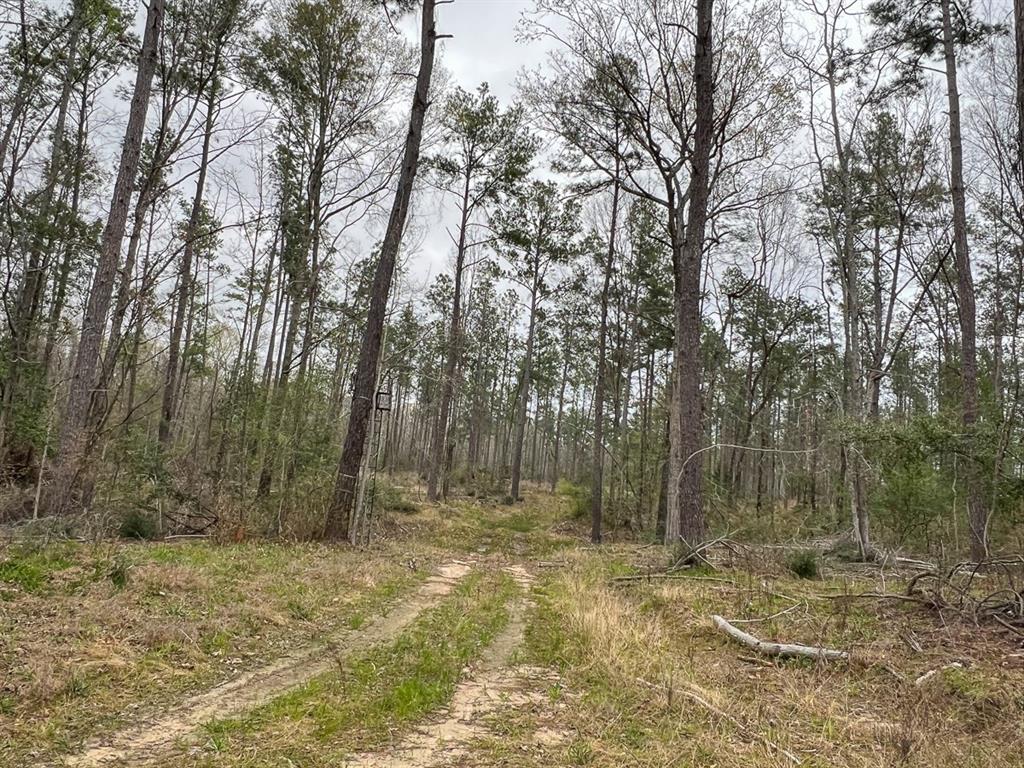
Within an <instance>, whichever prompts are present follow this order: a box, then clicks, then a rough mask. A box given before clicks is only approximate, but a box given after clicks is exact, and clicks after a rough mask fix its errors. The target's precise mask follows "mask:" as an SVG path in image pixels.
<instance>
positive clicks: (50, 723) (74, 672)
mask: <svg viewBox="0 0 1024 768" xmlns="http://www.w3.org/2000/svg"><path fill="white" fill-rule="evenodd" d="M429 558H430V556H429V554H425V555H421V556H420V557H419V561H420V563H421V566H422V567H421V569H420V570H419V571H418V572H414V571H413V570H411V569H410V568H408V567H407V566H406V565H405V564H404V562H405V561H404V560H403V559H402V558H400V557H397V556H396V554H395V553H394V552H391V551H381V552H376V553H372V554H370V553H359V552H353V551H348V550H341V549H330V548H326V547H318V546H305V545H303V546H292V545H269V544H239V545H231V546H224V545H215V544H208V543H195V542H189V543H178V544H104V545H100V546H87V545H74V544H61V545H51V546H50V547H47V548H45V549H32V548H26V547H25V546H24V545H19V546H13V547H9V548H8V549H7V550H6V551H4V552H2V553H0V576H3V579H2V580H0V607H2V610H0V765H27V764H30V761H36V760H40V759H42V758H44V757H46V756H47V755H52V754H59V753H62V752H65V751H68V750H70V749H73V748H75V747H76V746H77V745H78V744H80V743H81V741H82V740H83V739H84V738H85V737H87V736H90V735H94V734H96V733H98V732H103V731H105V730H109V729H112V728H115V727H116V726H117V725H118V724H119V723H120V722H123V721H125V720H127V719H130V718H131V715H132V713H133V712H134V711H137V710H138V709H139V708H142V707H145V706H151V705H154V704H158V703H160V702H167V701H173V700H175V699H176V698H178V697H180V696H181V695H183V694H184V693H185V692H190V691H195V690H199V689H202V688H205V687H208V686H211V685H213V684H214V683H216V682H219V681H221V680H224V679H227V678H229V677H232V676H234V675H235V674H237V673H238V672H240V671H242V670H245V669H249V668H251V667H254V666H258V665H260V664H261V663H265V662H266V661H268V660H270V659H273V658H275V657H277V656H280V655H282V654H283V653H285V652H286V651H288V650H294V649H295V648H296V647H297V646H301V645H304V644H310V643H315V642H317V641H318V640H319V639H320V638H321V637H322V636H323V635H325V634H328V633H330V632H331V631H332V630H333V629H336V628H338V627H343V626H358V625H359V624H361V623H362V622H363V621H364V620H365V618H366V616H368V615H370V614H371V613H374V612H380V611H382V610H384V609H385V608H386V607H387V606H388V605H389V604H391V603H392V602H393V601H394V600H395V599H397V598H398V597H399V595H400V594H401V593H403V592H405V591H406V590H408V589H409V588H411V587H412V586H413V585H414V583H416V582H417V581H418V580H419V579H420V578H421V576H422V575H423V572H424V571H423V569H428V568H429V567H430V559H429Z"/></svg>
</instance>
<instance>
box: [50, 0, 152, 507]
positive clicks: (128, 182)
mask: <svg viewBox="0 0 1024 768" xmlns="http://www.w3.org/2000/svg"><path fill="white" fill-rule="evenodd" d="M163 15H164V0H151V1H150V5H149V11H148V13H147V15H146V31H145V35H144V37H143V42H142V49H141V51H140V53H139V63H138V69H137V72H136V77H135V89H134V92H133V94H132V102H131V108H130V111H129V115H128V125H127V127H126V129H125V136H124V144H123V145H122V148H121V161H120V164H119V167H118V171H117V181H116V182H115V184H114V194H113V198H112V200H111V205H110V213H109V214H108V216H107V223H106V225H105V226H104V228H103V235H102V238H101V240H100V252H99V261H98V263H97V265H96V273H95V275H94V278H93V284H92V290H91V291H90V293H89V302H88V304H87V305H86V309H85V317H84V320H83V322H82V333H81V337H80V339H79V343H78V352H77V354H76V356H75V363H74V368H73V370H72V374H71V387H70V392H69V395H68V405H67V410H66V411H65V414H64V424H63V426H62V428H61V435H60V465H59V469H58V477H59V482H58V487H57V494H56V496H55V499H54V506H55V508H54V509H53V512H54V513H56V514H61V513H63V512H65V511H67V508H68V504H69V502H70V501H71V495H72V492H73V490H74V485H75V482H76V479H77V478H76V475H77V474H78V473H79V471H80V470H81V468H82V464H83V462H84V460H85V459H86V456H85V455H84V454H85V451H86V448H87V444H88V435H87V434H85V427H86V424H87V420H88V416H89V405H90V402H91V399H92V395H93V388H94V387H95V381H96V367H97V363H98V362H99V357H100V345H101V342H102V337H103V330H104V328H105V326H106V323H107V315H108V313H109V312H110V299H111V295H112V293H113V288H114V276H115V275H116V274H117V265H118V261H119V260H120V255H121V241H122V240H123V239H124V230H125V224H126V223H127V219H128V208H129V204H130V201H131V194H132V188H133V187H134V184H135V177H136V174H137V173H138V168H139V156H140V153H141V149H142V136H143V133H144V131H145V127H146V111H147V107H148V106H149V96H150V92H151V90H152V85H153V75H154V73H155V72H156V64H157V48H158V44H159V40H160V28H161V26H162V24H163Z"/></svg>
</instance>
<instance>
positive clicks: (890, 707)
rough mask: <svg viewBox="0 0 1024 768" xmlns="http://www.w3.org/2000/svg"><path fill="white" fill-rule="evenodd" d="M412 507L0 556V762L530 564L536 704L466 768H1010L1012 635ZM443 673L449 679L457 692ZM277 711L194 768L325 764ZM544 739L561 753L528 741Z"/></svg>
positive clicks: (507, 516)
mask: <svg viewBox="0 0 1024 768" xmlns="http://www.w3.org/2000/svg"><path fill="white" fill-rule="evenodd" d="M417 493H418V491H417V489H416V486H415V484H413V483H411V482H409V483H407V484H406V487H405V491H404V494H405V497H406V498H407V499H409V500H410V501H414V502H416V504H417V506H418V507H419V511H417V512H415V513H402V514H398V513H396V514H394V515H392V516H391V517H390V518H389V519H388V520H387V521H386V522H383V523H382V525H381V526H380V534H381V537H380V540H379V543H377V544H376V545H375V546H374V548H372V549H371V550H370V551H362V552H360V551H352V550H349V549H347V548H336V549H333V548H327V547H318V546H309V545H267V544H238V545H213V544H206V543H198V544H197V543H186V544H174V545H170V544H159V545H150V544H137V545H121V544H117V545H113V544H106V545H100V546H82V545H57V546H51V547H48V548H45V549H42V550H38V551H30V550H23V549H9V550H7V551H0V765H12V766H21V765H31V764H35V763H37V762H39V761H41V760H43V759H46V758H50V757H52V756H55V755H60V754H63V753H66V752H69V751H72V750H74V749H75V748H76V747H77V746H78V745H80V744H81V742H82V740H83V739H84V738H85V737H87V736H93V735H96V734H99V733H103V732H106V731H108V730H111V729H113V728H115V727H116V726H117V725H118V724H119V723H122V722H124V721H126V720H128V719H131V717H132V716H133V713H136V712H138V711H139V710H140V709H144V708H147V707H152V706H157V705H161V704H167V703H168V702H172V701H175V700H179V699H180V698H181V697H182V696H183V695H184V694H185V692H192V691H196V690H201V689H204V688H206V687H209V686H210V685H212V684H213V683H215V682H217V681H220V680H222V679H225V678H228V677H232V676H233V675H234V674H236V673H237V672H238V671H241V670H244V669H247V668H250V667H252V666H256V665H259V664H262V663H265V662H267V661H269V660H271V659H273V658H276V657H277V656H280V655H281V654H282V653H283V652H284V651H285V650H287V649H291V648H294V646H295V645H296V644H297V643H300V644H306V643H316V642H318V641H319V640H320V639H322V637H323V636H324V635H327V634H329V633H330V632H331V631H332V630H333V629H335V628H338V627H354V628H358V627H359V626H361V625H362V623H363V621H365V619H366V618H368V617H369V616H370V615H371V614H372V613H374V612H380V611H382V610H383V607H384V606H386V605H388V604H389V603H394V602H395V601H397V600H401V599H402V597H401V595H402V593H404V592H405V591H406V590H407V589H408V588H410V587H411V586H412V585H413V583H414V582H415V581H416V580H417V579H418V577H419V574H422V573H423V572H424V571H427V570H429V569H430V568H431V567H433V566H434V565H435V564H436V562H437V561H438V559H439V558H440V557H442V556H451V555H453V554H467V553H468V554H471V555H472V556H473V559H474V560H476V561H477V563H478V564H479V566H478V567H480V568H481V569H484V570H487V569H492V568H493V569H497V568H500V567H501V566H504V565H507V564H509V563H525V564H526V565H527V566H529V567H530V568H531V570H532V571H533V573H534V575H535V576H536V580H535V582H534V588H533V598H534V602H535V604H536V605H535V608H534V609H533V610H532V611H531V613H530V616H529V622H528V624H527V628H526V648H525V649H524V650H523V652H522V653H517V654H516V658H517V662H516V663H523V664H528V665H532V666H535V667H538V668H543V674H541V673H538V675H537V679H536V680H535V681H534V683H535V691H534V693H539V694H540V695H542V696H543V697H546V701H545V702H544V705H543V706H540V705H538V706H534V707H518V708H516V707H512V706H510V707H509V709H508V711H505V712H500V713H495V714H494V716H493V717H492V718H491V720H492V722H491V726H492V730H494V732H495V733H496V734H500V736H496V737H494V738H483V739H481V740H480V741H479V743H477V744H476V745H475V748H476V751H475V752H474V753H473V759H472V762H471V763H468V764H473V765H515V766H518V767H519V768H541V766H544V767H545V768H546V766H552V765H558V766H565V765H592V766H598V767H601V766H604V767H607V768H612V767H613V766H614V767H616V768H617V767H618V766H637V767H639V768H669V767H670V766H680V767H682V766H708V767H710V766H716V767H718V768H741V767H742V768H751V767H752V766H758V767H760V766H792V765H794V764H797V763H799V764H800V765H803V766H808V767H811V766H848V767H850V768H868V767H869V766H870V767H872V768H874V767H875V766H916V767H920V768H924V767H925V766H927V767H928V768H933V767H934V768H946V767H949V768H954V767H955V768H982V767H983V766H984V767H986V768H987V767H988V766H1007V767H1008V768H1017V767H1024V648H1022V646H1021V644H1020V641H1019V638H1016V637H1014V636H1013V635H1011V634H1009V633H1008V632H1004V631H1002V630H1001V629H1000V628H998V627H993V626H986V627H981V628H979V627H975V626H970V625H968V624H965V623H964V622H963V621H961V620H960V619H959V618H958V617H957V616H954V615H950V614H947V615H945V616H939V615H937V614H936V613H934V612H932V611H930V610H929V609H927V608H925V607H923V606H921V605H917V604H914V603H910V602H904V601H897V600H877V599H849V598H847V599H837V596H838V597H839V598H841V596H842V595H845V594H850V593H863V592H882V591H885V592H900V591H902V589H903V587H904V586H905V584H906V578H905V576H903V575H901V574H898V573H894V572H892V571H891V570H889V571H880V570H879V569H877V568H871V567H860V566H845V565H842V564H839V563H835V562H831V563H823V564H822V566H823V567H822V568H821V569H820V570H821V573H822V574H823V576H822V578H820V579H817V580H807V579H799V578H797V577H796V576H795V575H793V573H792V572H791V571H790V567H789V565H788V564H787V558H786V554H785V552H784V551H781V550H779V551H773V550H763V551H760V552H758V553H751V552H750V551H744V552H741V553H740V555H737V556H729V557H726V558H724V560H725V562H724V563H723V564H722V567H721V568H720V570H718V571H716V572H714V573H691V574H688V575H684V576H683V578H677V579H673V580H649V581H648V580H644V579H639V580H632V581H615V578H616V577H618V576H623V575H627V574H641V575H642V574H644V573H649V572H654V571H659V570H662V569H664V567H665V565H666V563H667V562H669V561H670V560H671V559H672V553H670V552H667V551H666V550H665V549H664V548H662V547H651V546H648V547H641V546H638V545H636V544H635V543H630V542H628V541H625V540H623V539H621V538H620V539H615V538H614V537H613V541H612V543H611V544H608V545H605V546H604V547H602V548H600V549H596V548H593V547H590V546H589V545H587V544H586V542H585V540H584V538H583V536H584V533H585V532H584V531H583V530H582V528H580V527H579V525H578V524H576V523H572V522H567V521H566V519H565V518H566V517H567V515H568V513H569V506H570V504H569V502H568V501H567V500H566V499H565V498H558V497H552V496H549V495H547V494H546V493H542V492H540V491H539V490H533V491H532V492H530V493H529V494H528V496H527V500H526V502H525V504H522V505H514V506H508V505H504V504H502V503H499V502H496V501H493V500H492V501H480V500H455V501H453V502H452V503H450V504H447V505H427V504H425V503H423V501H422V499H420V498H419V497H418V496H417ZM414 571H415V572H414ZM979 588H984V585H980V586H979ZM487 597H488V594H487V593H486V592H482V593H472V594H467V595H466V599H467V600H468V601H469V602H467V603H466V605H465V606H463V607H462V608H460V609H459V610H449V611H440V612H437V613H435V614H432V616H433V618H431V619H430V620H429V622H428V623H429V632H420V635H418V636H417V637H420V640H421V641H422V642H418V643H416V644H413V646H412V647H413V648H414V650H415V653H411V654H410V655H408V659H412V660H413V662H415V663H413V662H409V663H408V664H407V665H406V666H407V667H408V674H407V675H406V677H408V679H409V685H410V686H413V688H415V687H416V686H419V685H421V684H423V683H424V682H425V681H427V680H428V678H429V674H427V672H429V670H427V671H426V672H425V671H424V670H426V667H424V668H423V669H420V666H419V661H417V660H418V659H421V658H428V657H429V653H431V652H432V649H433V648H434V641H433V638H434V637H436V636H443V635H444V634H445V632H446V629H445V627H446V626H447V624H446V622H452V626H456V624H455V623H454V622H457V621H459V620H461V619H460V616H462V615H464V614H467V612H475V611H478V609H479V608H480V605H482V604H480V605H478V603H480V601H481V600H485V599H486V598H487ZM471 604H472V605H471ZM453 605H454V604H453ZM494 608H495V610H497V608H498V605H497V604H495V606H494ZM485 613H487V614H488V615H490V609H488V611H485ZM715 613H717V614H721V615H724V616H726V617H728V618H730V619H733V620H741V621H748V620H753V621H750V622H749V623H744V624H742V625H741V626H743V628H744V629H746V630H748V631H750V632H751V633H753V634H755V635H757V636H759V637H762V638H764V639H768V640H779V641H786V642H799V643H804V644H809V645H819V644H820V645H827V646H829V647H834V648H840V649H843V650H849V651H851V652H852V654H853V659H852V661H851V662H850V663H832V664H824V663H813V662H809V661H796V662H793V661H790V662H782V661H773V660H766V659H763V658H757V657H755V656H753V655H752V653H751V651H750V650H749V649H746V648H743V647H741V646H738V645H736V644H734V643H733V642H732V641H731V640H729V639H728V638H726V637H725V636H724V635H722V634H721V633H719V632H717V631H716V630H714V629H713V628H712V627H711V625H710V622H709V617H710V616H711V615H712V614H715ZM495 615H496V614H495ZM767 617H773V618H770V619H767ZM442 625H444V626H442ZM423 626H427V624H424V625H423ZM488 626H489V623H488ZM495 626H497V624H495ZM490 631H491V630H490V629H488V631H487V632H484V633H482V634H481V635H480V637H485V636H489V633H490ZM413 636H416V635H410V637H413ZM467 637H468V636H467ZM479 642H483V640H480V641H479ZM476 644H478V640H477V639H473V638H470V639H469V640H467V643H466V649H467V650H466V654H469V655H473V654H476V653H478V651H479V648H477V645H476ZM396 647H398V646H396ZM393 650H394V649H392V650H390V651H389V650H387V649H386V648H385V649H382V650H381V651H380V652H379V653H377V652H375V654H371V655H370V656H368V657H367V658H370V659H372V660H373V663H374V664H377V663H378V662H380V663H383V662H381V660H382V659H385V658H387V659H392V658H393V657H394V658H398V657H397V656H394V653H393V652H392V651H393ZM461 653H462V651H460V654H461ZM381 654H382V655H381ZM389 654H390V655H389ZM460 654H456V655H455V656H453V657H452V660H451V664H449V666H450V667H451V670H452V671H451V674H450V675H449V676H448V677H449V678H450V680H448V678H446V680H448V682H452V681H454V680H456V678H457V676H458V675H457V672H458V670H457V669H456V667H458V665H459V664H461V663H462V662H461V661H460V660H459V659H461V655H460ZM403 658H404V657H403ZM467 658H468V656H467ZM408 659H407V660H408ZM391 663H392V662H391V661H388V664H391ZM403 663H404V662H403ZM952 665H956V666H952ZM371 666H372V665H371ZM428 666H429V665H428ZM372 668H373V669H374V670H376V669H377V668H376V667H372ZM932 670H938V671H937V672H936V674H934V675H933V676H932V677H931V678H930V679H929V680H928V681H927V683H925V684H923V685H920V686H918V685H915V681H916V680H917V679H918V678H919V677H920V676H921V675H923V674H925V673H927V672H929V671H932ZM378 671H379V670H378ZM380 674H384V672H382V671H381V672H380ZM446 686H447V683H446ZM366 690H367V691H368V693H367V697H364V698H365V701H366V702H367V706H369V705H370V704H373V706H372V707H371V709H374V711H377V713H378V715H379V716H380V721H381V722H390V721H389V720H388V718H389V717H390V716H391V715H390V714H389V713H390V710H389V709H388V708H389V707H390V704H387V703H386V702H384V703H381V704H380V706H379V707H378V705H377V704H375V703H373V702H376V700H377V699H376V698H375V697H377V693H379V691H377V688H374V687H373V686H369V687H367V689H366ZM447 690H448V687H445V688H444V691H445V692H446V691H447ZM347 691H348V689H347V688H345V689H343V688H341V687H337V686H335V687H333V688H332V687H331V686H327V687H324V688H322V689H316V688H310V689H308V690H306V691H305V692H304V693H301V694H296V697H293V699H294V702H296V703H297V706H298V705H301V707H300V708H301V709H302V711H303V712H307V711H308V712H312V713H314V714H315V715H316V717H319V718H321V719H323V718H324V717H328V716H330V715H331V713H332V712H335V711H336V710H337V711H340V708H342V707H343V705H344V706H348V704H345V702H349V697H348V693H347ZM373 691H377V693H373ZM371 693H372V695H371ZM447 695H448V694H447V693H444V695H439V696H438V697H437V699H436V702H440V701H442V700H443V699H444V698H445V696H447ZM381 701H382V702H383V699H382V700H381ZM432 701H433V700H432ZM330 702H336V703H333V704H332V703H330ZM436 702H435V704H436ZM432 706H433V704H432ZM378 710H379V711H378ZM267 711H268V712H272V710H267ZM353 711H354V710H353ZM360 712H362V710H360ZM416 712H419V710H416ZM265 714H266V713H265ZM278 714H280V715H281V716H280V717H277V716H275V717H268V719H267V720H266V721H265V722H262V721H261V722H260V727H259V728H255V729H254V730H253V731H252V732H251V733H250V732H249V731H247V730H246V729H245V728H242V729H240V730H236V731H232V730H231V729H227V730H224V731H223V732H216V731H215V730H214V731H211V733H210V734H209V738H210V740H211V746H210V748H211V749H213V750H214V752H212V753H211V754H205V755H203V757H202V759H203V760H205V761H207V763H206V764H210V765H214V764H217V765H221V764H237V765H249V764H250V763H248V762H246V758H245V756H244V754H243V751H244V750H242V748H241V746H239V745H244V746H245V747H246V749H249V750H251V749H253V748H254V746H253V745H254V744H256V742H258V741H260V739H262V738H263V737H264V736H266V735H267V733H272V734H273V739H274V744H275V747H274V750H276V751H274V753H273V754H269V755H266V756H265V757H266V760H268V761H270V762H266V761H264V762H259V760H256V762H252V763H251V764H252V765H256V764H260V765H262V764H267V765H270V764H274V765H277V764H286V763H277V762H273V761H274V760H276V759H277V758H278V757H283V756H287V755H288V754H289V752H288V748H289V745H291V744H299V745H305V746H306V747H307V748H308V750H314V747H316V745H317V744H322V743H323V740H322V739H321V738H320V736H318V735H317V733H316V732H315V730H316V729H315V728H314V729H312V730H311V729H310V725H309V722H310V721H309V718H308V717H306V716H303V717H302V718H298V719H294V718H292V717H291V716H290V715H289V714H288V712H286V711H285V710H281V712H279V713H278ZM286 715H287V716H286ZM423 716H425V715H423V714H422V713H420V714H417V715H416V717H417V718H419V717H423ZM314 719H315V718H314ZM364 720H365V718H363V716H362V715H361V714H360V715H359V717H355V716H353V718H352V723H354V724H355V725H352V724H348V725H345V727H344V728H339V730H338V731H337V736H336V738H334V737H332V739H331V740H329V741H330V747H331V749H330V751H329V752H330V755H334V756H338V755H341V754H344V753H345V752H346V751H348V750H349V749H350V748H351V747H352V746H353V744H355V743H357V742H358V743H362V742H363V741H365V742H366V743H367V744H371V745H372V744H379V743H381V738H382V736H381V734H383V733H384V731H380V732H379V733H377V735H375V736H374V737H373V738H370V737H368V736H366V734H363V735H362V736H358V734H360V733H362V731H361V730H360V729H361V728H363V726H362V725H359V723H363V722H364ZM346 722H348V721H346ZM411 725H412V722H411V720H410V722H409V723H407V724H406V725H404V726H403V728H404V727H409V726H411ZM548 732H557V733H558V734H561V735H564V737H565V738H562V737H561V736H560V738H559V739H555V740H551V741H550V742H549V743H545V742H544V740H543V739H542V738H541V737H542V735H543V734H544V733H548ZM353 734H355V735H353ZM257 736H258V738H257ZM357 736H358V738H357ZM364 737H365V738H364ZM353 740H354V741H353ZM236 742H237V743H236ZM235 746H239V749H237V750H236V749H235ZM221 747H223V749H224V750H225V751H223V752H216V751H215V750H217V749H220V748H221ZM316 748H319V747H316ZM245 754H249V752H245ZM254 754H255V753H254ZM293 754H295V753H293ZM305 754H306V755H307V756H308V754H312V752H307V753H305ZM325 754H327V753H325ZM261 759H263V758H261ZM225 761H227V762H225ZM232 761H233V762H232ZM296 764H299V763H298V762H297V763H296Z"/></svg>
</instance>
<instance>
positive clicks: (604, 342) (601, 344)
mask: <svg viewBox="0 0 1024 768" xmlns="http://www.w3.org/2000/svg"><path fill="white" fill-rule="evenodd" d="M612 184H613V187H612V219H611V228H610V230H609V232H608V251H607V253H606V255H605V263H604V282H603V283H602V285H601V325H600V330H599V331H598V334H599V336H598V342H597V377H596V379H595V384H594V445H593V455H592V461H593V467H592V470H591V471H592V478H591V486H590V541H591V542H593V543H594V544H600V543H601V518H602V516H603V510H602V509H601V502H602V498H601V496H602V494H603V493H604V390H605V368H606V366H607V360H608V293H609V290H610V289H611V284H612V270H613V269H614V267H615V230H616V229H617V226H618V216H619V158H618V157H616V158H615V178H614V180H613V182H612Z"/></svg>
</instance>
